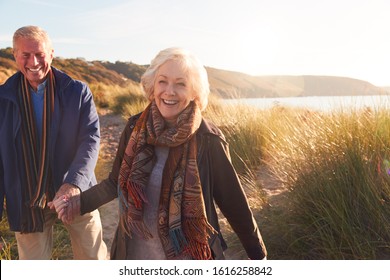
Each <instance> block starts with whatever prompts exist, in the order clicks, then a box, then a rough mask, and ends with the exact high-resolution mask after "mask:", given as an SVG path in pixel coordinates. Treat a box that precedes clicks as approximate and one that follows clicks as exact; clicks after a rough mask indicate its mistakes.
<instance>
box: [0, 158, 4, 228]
mask: <svg viewBox="0 0 390 280" xmlns="http://www.w3.org/2000/svg"><path fill="white" fill-rule="evenodd" d="M4 194H5V189H4V168H3V160H2V158H1V154H0V221H1V220H2V218H3V210H4V209H3V207H4Z"/></svg>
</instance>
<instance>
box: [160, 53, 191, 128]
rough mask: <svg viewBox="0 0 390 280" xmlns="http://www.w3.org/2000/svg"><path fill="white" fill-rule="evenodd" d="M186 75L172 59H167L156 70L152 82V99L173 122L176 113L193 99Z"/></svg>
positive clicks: (176, 115) (166, 117)
mask: <svg viewBox="0 0 390 280" xmlns="http://www.w3.org/2000/svg"><path fill="white" fill-rule="evenodd" d="M191 88H192V87H191V85H190V84H189V79H188V75H187V74H186V72H185V71H184V69H183V67H182V66H181V65H180V64H179V63H178V62H176V61H174V60H168V61H167V62H165V63H164V64H163V65H161V66H160V68H159V69H158V71H157V75H156V80H155V82H154V100H155V102H156V104H157V108H158V109H159V111H160V113H161V115H162V116H163V118H164V119H165V121H166V122H168V123H171V124H172V123H174V122H175V121H176V119H177V117H178V115H179V114H180V113H181V112H182V111H183V110H184V109H185V108H186V107H187V106H188V104H189V103H190V102H191V100H193V99H194V94H193V92H192V90H191Z"/></svg>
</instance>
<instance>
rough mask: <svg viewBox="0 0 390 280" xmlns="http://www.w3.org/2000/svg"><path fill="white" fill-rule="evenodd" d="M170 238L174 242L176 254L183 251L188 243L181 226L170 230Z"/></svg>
mask: <svg viewBox="0 0 390 280" xmlns="http://www.w3.org/2000/svg"><path fill="white" fill-rule="evenodd" d="M169 238H170V239H171V241H172V243H173V248H174V249H175V253H176V255H178V254H179V253H180V252H181V251H183V249H184V247H185V246H187V245H188V242H187V239H186V237H185V235H184V232H183V230H182V229H181V228H176V229H171V230H169Z"/></svg>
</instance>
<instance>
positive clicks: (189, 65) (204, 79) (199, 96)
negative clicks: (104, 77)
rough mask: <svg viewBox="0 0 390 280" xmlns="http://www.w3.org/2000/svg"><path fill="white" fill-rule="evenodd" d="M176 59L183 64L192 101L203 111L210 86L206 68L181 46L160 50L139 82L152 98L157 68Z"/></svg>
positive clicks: (148, 96) (149, 98) (148, 97)
mask: <svg viewBox="0 0 390 280" xmlns="http://www.w3.org/2000/svg"><path fill="white" fill-rule="evenodd" d="M171 60H173V61H177V62H178V63H180V65H182V66H183V68H184V70H185V71H186V74H187V76H188V81H189V84H190V86H191V87H192V90H193V93H194V98H195V99H194V101H195V102H196V103H197V105H198V106H199V108H200V110H201V111H203V110H204V109H205V108H206V106H207V103H208V97H209V93H210V86H209V81H208V76H207V71H206V68H205V67H204V66H203V64H202V63H201V62H200V61H199V60H198V58H196V57H195V56H194V55H193V54H192V53H191V52H189V51H188V50H185V49H182V48H168V49H165V50H162V51H160V52H159V53H158V54H157V56H156V57H155V58H154V59H153V60H152V62H151V63H150V66H149V67H148V69H147V70H146V71H145V73H144V74H143V75H142V77H141V84H142V87H143V90H144V93H145V96H146V98H147V99H148V100H150V101H152V100H153V99H154V82H155V80H156V75H157V71H158V69H159V68H160V67H161V65H163V64H164V63H165V62H167V61H171Z"/></svg>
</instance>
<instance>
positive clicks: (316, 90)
mask: <svg viewBox="0 0 390 280" xmlns="http://www.w3.org/2000/svg"><path fill="white" fill-rule="evenodd" d="M53 66H55V67H57V68H58V69H61V70H63V71H64V72H67V73H68V74H70V75H71V76H72V77H74V78H76V79H80V80H83V81H86V82H87V83H89V84H90V85H94V84H104V85H107V86H112V85H116V86H119V87H127V86H128V84H129V83H130V84H134V83H139V81H140V77H141V75H142V73H143V72H144V71H145V69H146V67H147V65H138V64H135V63H132V62H121V61H116V62H115V63H112V62H108V61H86V60H84V59H80V58H77V59H73V58H68V59H64V58H59V57H56V58H55V59H54V61H53ZM206 69H207V72H208V75H209V82H210V87H211V92H212V94H215V95H217V96H219V97H222V98H255V97H291V96H325V95H327V96H337V95H380V94H386V93H388V92H389V90H388V89H385V88H380V87H376V86H374V85H372V84H370V83H368V82H366V81H362V80H357V79H352V78H345V77H332V76H251V75H247V74H243V73H239V72H234V71H226V70H220V69H215V68H211V67H206ZM16 71H17V68H16V64H15V61H14V59H13V56H12V49H11V48H6V49H0V84H2V83H4V81H5V80H6V79H7V78H8V77H9V76H11V75H12V74H13V73H15V72H16Z"/></svg>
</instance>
